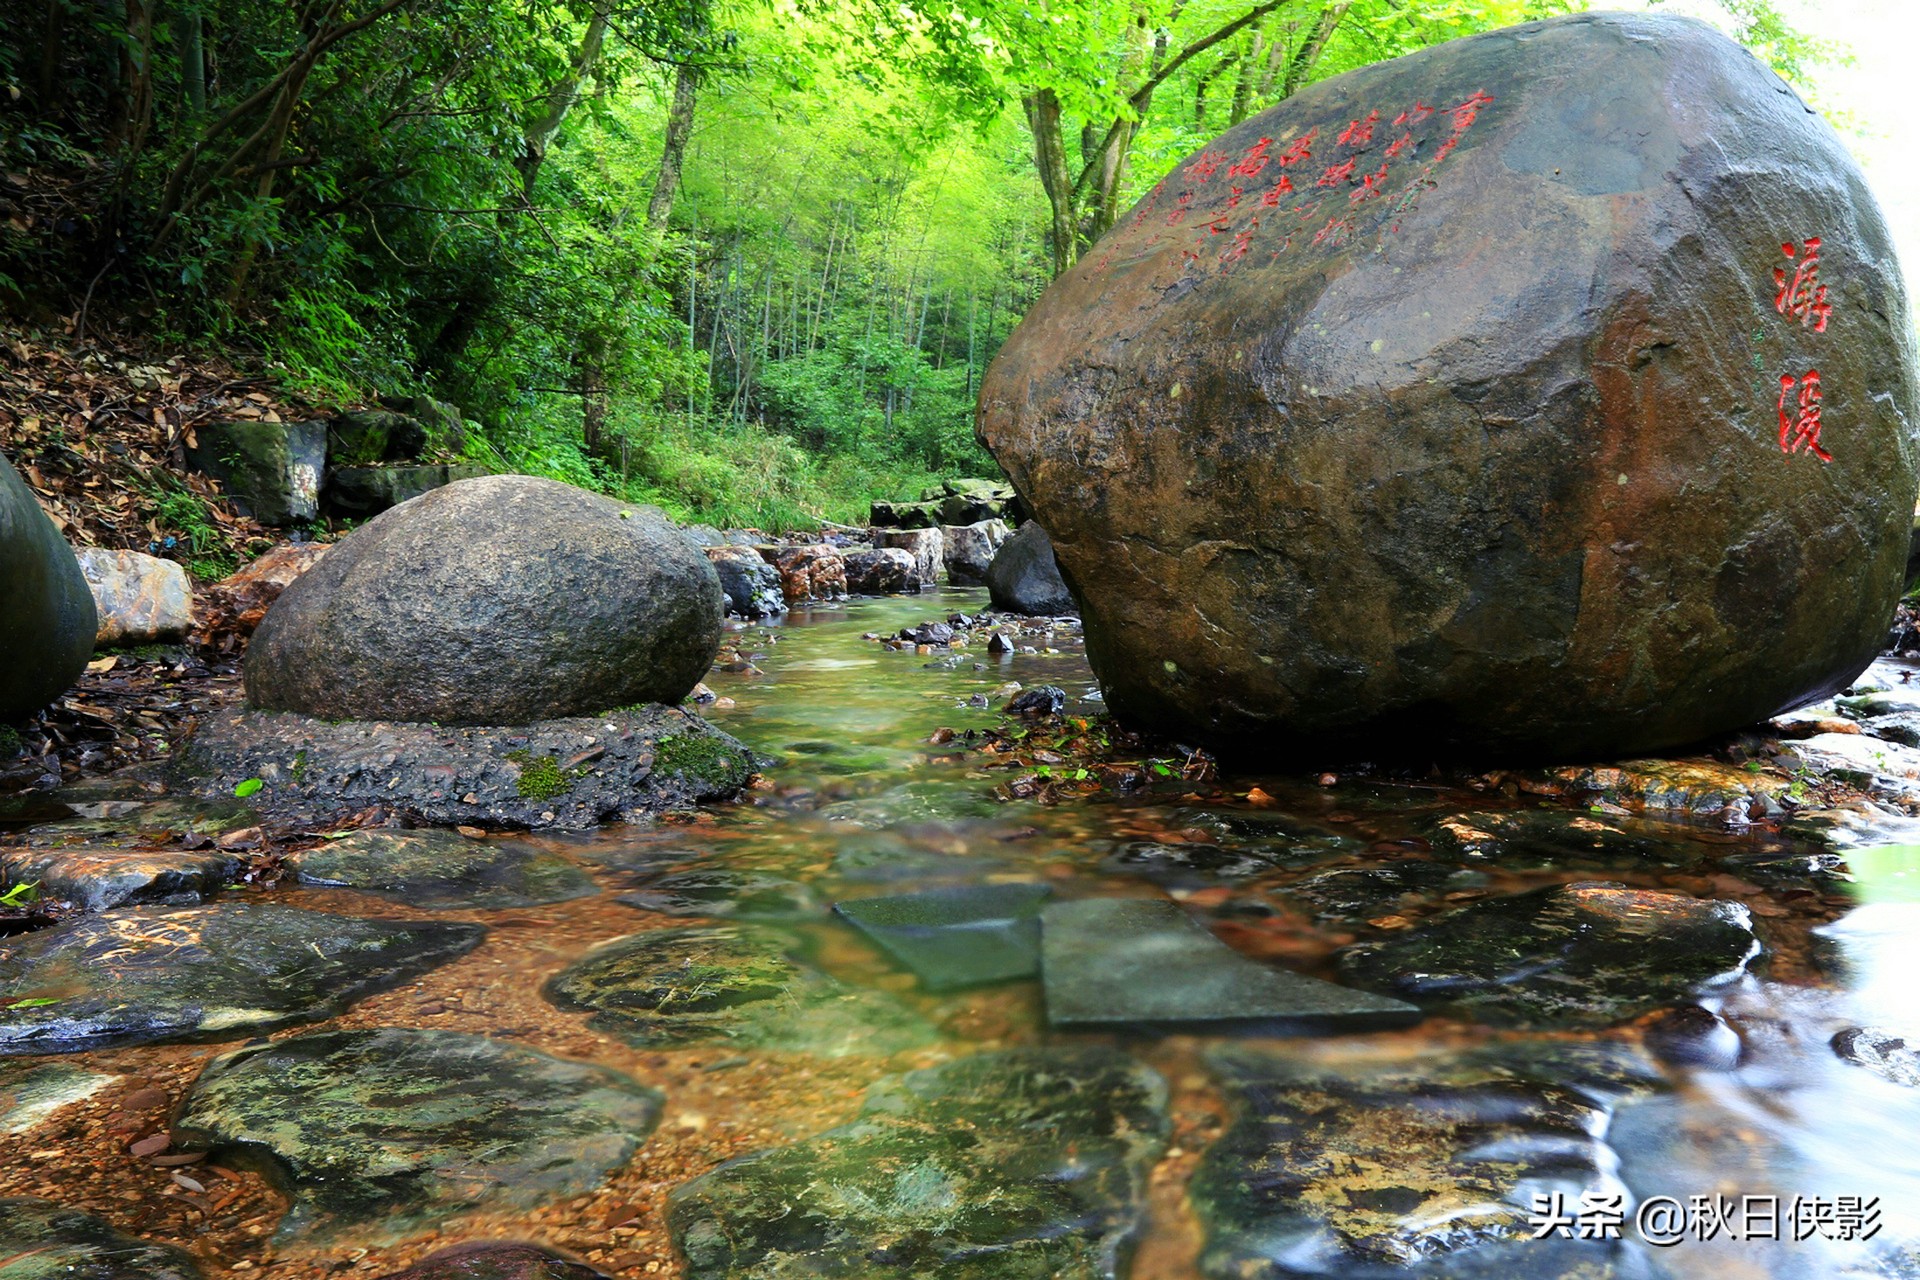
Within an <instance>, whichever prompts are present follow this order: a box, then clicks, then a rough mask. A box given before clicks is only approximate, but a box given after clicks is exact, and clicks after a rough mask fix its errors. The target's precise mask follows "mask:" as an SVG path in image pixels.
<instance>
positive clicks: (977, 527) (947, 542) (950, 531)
mask: <svg viewBox="0 0 1920 1280" xmlns="http://www.w3.org/2000/svg"><path fill="white" fill-rule="evenodd" d="M940 538H941V547H940V554H941V558H942V559H943V560H945V561H946V565H947V581H948V582H949V583H951V584H953V585H954V586H956V587H979V586H985V585H986V581H987V569H988V568H989V567H990V566H991V565H992V564H993V556H994V553H995V552H996V551H998V550H1000V544H1001V543H1003V542H1005V541H1006V540H1007V522H1006V521H1004V520H977V521H975V522H974V523H972V524H948V525H942V526H940Z"/></svg>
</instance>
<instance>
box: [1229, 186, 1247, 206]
mask: <svg viewBox="0 0 1920 1280" xmlns="http://www.w3.org/2000/svg"><path fill="white" fill-rule="evenodd" d="M1245 194H1246V191H1245V190H1243V189H1242V188H1240V187H1231V188H1229V189H1228V193H1227V208H1229V209H1238V208H1239V207H1240V197H1241V196H1243V195H1245Z"/></svg>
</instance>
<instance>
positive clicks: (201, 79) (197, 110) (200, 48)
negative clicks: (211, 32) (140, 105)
mask: <svg viewBox="0 0 1920 1280" xmlns="http://www.w3.org/2000/svg"><path fill="white" fill-rule="evenodd" d="M173 40H174V43H175V44H177V45H179V46H180V91H181V92H182V93H183V94H184V95H185V96H186V99H187V110H188V111H190V112H192V113H193V115H194V116H195V117H199V116H204V115H205V114H207V48H206V43H205V37H204V31H203V27H202V22H201V17H200V11H199V10H198V9H190V10H187V11H185V12H182V13H178V14H175V15H174V19H173Z"/></svg>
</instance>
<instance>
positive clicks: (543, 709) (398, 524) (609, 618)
mask: <svg viewBox="0 0 1920 1280" xmlns="http://www.w3.org/2000/svg"><path fill="white" fill-rule="evenodd" d="M720 601H721V595H720V582H719V579H718V578H716V577H715V576H714V572H713V568H712V566H710V565H709V564H708V563H707V558H706V556H704V555H702V554H701V553H700V550H699V548H697V547H695V546H693V545H692V544H691V543H689V542H688V541H687V540H686V539H685V538H683V537H681V536H680V532H679V531H678V530H677V529H675V528H674V527H673V525H672V524H671V523H669V522H668V521H667V518H666V517H665V516H663V515H661V514H660V513H659V512H658V511H656V510H654V509H653V508H651V507H644V506H636V505H633V504H631V503H623V502H615V501H613V500H612V499H609V498H602V497H599V496H597V495H595V494H591V493H587V492H585V491H583V490H580V489H575V488H573V487H572V486H571V485H565V484H560V483H558V482H557V481H553V480H540V479H535V478H534V477H531V476H486V477H482V478H479V479H474V480H462V481H459V482H457V483H455V484H450V485H447V486H446V487H445V488H441V489H435V490H434V491H432V492H431V493H428V494H425V495H424V496H422V497H419V498H415V499H414V500H413V501H411V502H407V503H404V504H402V505H400V506H398V507H395V508H394V509H393V510H391V511H388V512H386V513H385V514H384V515H381V516H378V517H376V518H375V519H374V520H372V521H370V522H369V523H368V524H366V525H365V526H363V527H362V528H360V529H359V530H358V531H356V532H355V533H354V534H353V535H352V536H350V537H348V538H347V539H346V540H344V541H342V542H340V543H339V544H337V545H336V546H335V547H334V548H333V550H331V551H329V552H328V553H327V555H326V558H325V559H323V560H321V561H320V563H319V564H317V565H315V566H314V567H313V568H312V569H309V570H308V571H307V572H306V573H305V574H303V575H301V576H300V577H299V578H297V579H295V581H294V583H293V585H292V586H290V587H288V588H287V589H286V591H285V592H284V593H283V594H282V595H281V596H280V598H279V599H278V600H277V601H275V602H274V605H273V607H272V608H271V609H270V610H268V612H267V616H266V618H265V620H264V621H262V622H261V624H260V629H259V631H258V632H257V633H255V635H254V639H253V644H252V646H251V647H250V648H249V649H248V651H247V666H246V683H247V699H248V701H249V702H250V703H251V704H252V705H253V706H254V707H256V708H259V709H262V710H269V711H297V712H301V713H303V714H305V715H309V716H315V717H318V718H321V719H326V720H342V719H345V720H406V721H433V722H438V723H442V724H525V723H528V722H530V721H535V720H544V719H550V718H554V717H560V716H570V715H592V714H594V713H597V712H599V711H603V710H606V709H608V708H611V707H621V706H627V705H629V704H633V703H643V702H677V701H679V700H680V699H681V698H682V697H684V696H686V694H687V692H688V691H689V690H690V689H692V688H693V686H694V684H695V682H697V681H698V680H699V679H700V677H701V675H703V674H704V673H705V672H706V670H707V667H708V666H709V664H711V663H712V661H713V656H714V654H716V653H717V652H719V648H720V622H721V613H720Z"/></svg>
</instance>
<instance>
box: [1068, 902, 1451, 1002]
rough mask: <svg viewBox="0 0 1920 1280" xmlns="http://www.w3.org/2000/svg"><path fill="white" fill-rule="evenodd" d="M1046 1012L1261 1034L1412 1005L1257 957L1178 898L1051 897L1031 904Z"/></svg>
mask: <svg viewBox="0 0 1920 1280" xmlns="http://www.w3.org/2000/svg"><path fill="white" fill-rule="evenodd" d="M1041 973H1042V977H1043V983H1044V986H1045V989H1046V997H1047V1021H1048V1022H1050V1023H1052V1024H1053V1025H1054V1026H1056V1027H1081V1028H1088V1027H1128V1026H1156V1025H1158V1026H1191V1027H1208V1028H1210V1029H1213V1030H1220V1029H1222V1028H1225V1027H1231V1026H1232V1025H1235V1024H1238V1025H1240V1026H1243V1027H1258V1028H1260V1029H1262V1030H1263V1031H1266V1032H1267V1033H1269V1034H1302V1033H1325V1032H1335V1031H1359V1030H1367V1029H1371V1028H1375V1027H1393V1026H1407V1025H1410V1024H1411V1023H1414V1022H1417V1021H1418V1020H1419V1018H1420V1010H1419V1009H1418V1008H1417V1007H1416V1006H1414V1005H1410V1004H1407V1003H1405V1002H1404V1001H1401V1000H1395V999H1388V998H1384V997H1381V996H1378V995H1375V994H1374V993H1373V992H1370V991H1354V990H1350V989H1348V988H1346V987H1340V986H1336V985H1334V984H1333V983H1331V982H1321V981H1320V980H1318V979H1317V978H1309V977H1305V976H1303V975H1301V974H1297V973H1292V972H1290V971H1288V970H1286V969H1281V968H1278V967H1276V966H1273V965H1267V964H1262V963H1260V962H1259V961H1257V960H1251V959H1248V958H1247V957H1245V956H1243V955H1241V954H1239V953H1238V952H1236V951H1234V950H1233V949H1232V948H1231V947H1229V946H1227V945H1226V944H1225V943H1224V942H1221V941H1220V940H1219V939H1218V938H1216V937H1214V936H1213V935H1212V934H1211V933H1210V932H1208V931H1207V930H1206V929H1205V928H1203V927H1202V926H1200V925H1198V924H1196V923H1195V922H1194V921H1193V920H1191V919H1190V918H1189V917H1188V916H1187V913H1186V912H1185V911H1184V910H1182V909H1181V907H1180V906H1179V904H1178V903H1173V902H1164V901H1162V902H1156V901H1149V900H1139V899H1131V898H1086V899H1082V900H1080V901H1078V902H1056V903H1054V904H1052V905H1051V906H1049V907H1047V908H1046V910H1045V911H1043V912H1042V913H1041Z"/></svg>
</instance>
